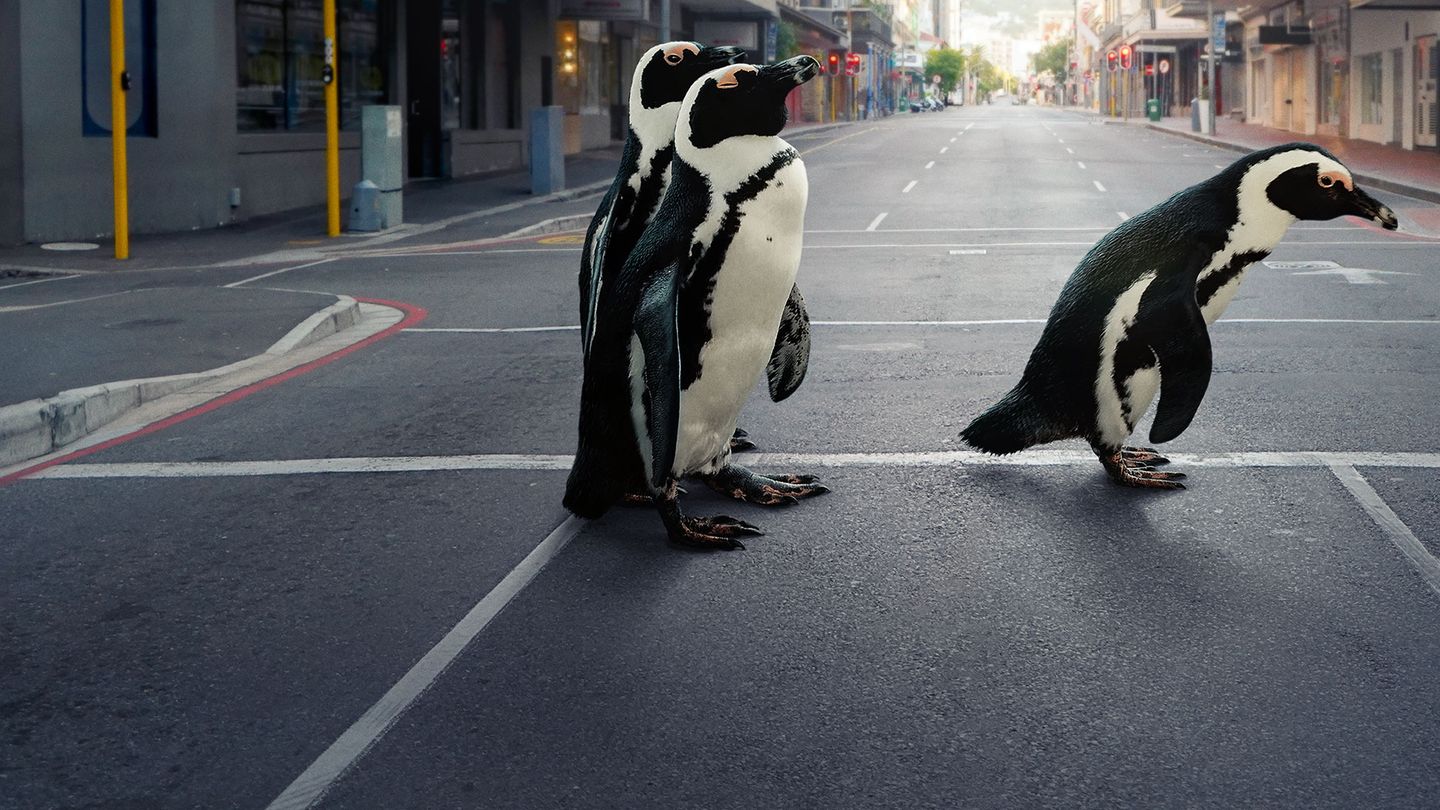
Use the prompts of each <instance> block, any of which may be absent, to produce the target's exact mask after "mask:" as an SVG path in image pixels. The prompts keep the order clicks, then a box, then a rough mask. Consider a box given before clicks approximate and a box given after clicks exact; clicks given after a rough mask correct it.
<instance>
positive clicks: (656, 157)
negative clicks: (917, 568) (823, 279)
mask: <svg viewBox="0 0 1440 810" xmlns="http://www.w3.org/2000/svg"><path fill="white" fill-rule="evenodd" d="M744 55H745V52H744V51H743V50H741V49H740V48H734V47H728V46H727V47H703V46H701V45H700V44H699V43H695V42H667V43H664V44H661V45H656V46H655V47H653V48H651V49H650V50H648V51H646V52H645V54H644V55H643V56H642V57H641V58H640V59H639V61H638V62H637V63H636V66H635V72H634V75H633V78H632V79H631V83H630V126H629V132H628V134H627V136H626V138H625V150H624V152H623V154H622V156H621V160H620V170H619V172H618V173H617V174H616V176H615V180H614V182H613V183H611V185H610V190H609V192H608V193H606V195H605V197H604V198H603V199H602V200H601V201H600V206H599V207H598V208H597V209H596V211H595V216H594V217H593V218H591V220H590V227H589V229H588V230H587V231H586V233H585V247H584V250H583V251H582V253H581V259H580V324H581V326H580V331H581V336H580V340H581V346H582V348H583V350H584V353H585V354H586V355H588V354H589V353H590V341H591V335H592V334H594V329H595V321H596V319H597V317H598V316H599V312H598V310H597V308H596V305H597V302H598V301H599V297H600V291H601V290H602V289H603V288H604V286H605V284H606V283H609V282H610V281H613V279H614V277H615V274H617V273H618V272H619V271H620V268H621V267H622V266H624V264H625V259H627V258H628V257H629V256H630V251H631V250H633V249H634V247H635V243H636V242H637V241H638V240H639V239H640V234H641V233H643V232H644V230H645V226H646V225H648V224H649V223H650V219H651V218H652V217H653V216H654V214H655V209H656V206H657V205H658V204H659V202H660V199H661V197H662V196H663V195H664V193H665V189H666V187H667V186H668V185H669V182H670V160H671V158H672V157H673V156H674V154H675V122H676V119H677V118H678V117H679V114H680V102H681V101H682V100H684V98H685V91H686V90H689V89H690V85H692V84H694V83H695V80H696V79H698V78H700V77H701V76H703V75H705V74H706V73H708V72H710V71H711V70H714V69H715V68H718V67H722V66H724V65H727V64H730V63H732V62H735V61H737V60H738V59H740V58H742V57H743V56H744ZM809 325H810V322H809V315H808V313H807V312H806V311H805V300H804V298H803V297H802V296H801V295H800V288H799V287H794V286H792V287H791V289H790V301H789V302H788V303H787V305H786V318H785V320H784V321H783V322H782V323H781V325H780V333H778V334H777V335H776V339H775V344H774V349H773V354H772V358H771V362H770V365H769V367H768V368H769V372H770V373H769V375H768V377H769V383H770V386H769V387H770V398H771V399H773V400H774V401H776V402H780V401H782V400H784V399H785V398H787V397H789V396H790V395H791V394H792V393H794V392H795V390H796V389H798V388H799V387H800V383H801V382H802V381H803V380H804V377H805V371H806V368H807V366H808V361H809V357H810V339H809ZM787 331H788V332H790V333H791V334H788V335H787V334H786V332H787ZM785 353H790V354H795V355H798V356H796V357H786V356H782V355H783V354H785ZM754 446H755V445H754V443H753V442H752V441H750V438H749V434H747V433H746V432H745V431H743V430H741V429H739V428H736V429H735V433H734V435H733V436H732V437H731V448H732V449H734V450H736V451H740V450H749V449H752V448H753V447H754Z"/></svg>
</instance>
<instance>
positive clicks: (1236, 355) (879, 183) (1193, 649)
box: [0, 106, 1440, 808]
mask: <svg viewBox="0 0 1440 810" xmlns="http://www.w3.org/2000/svg"><path fill="white" fill-rule="evenodd" d="M793 143H794V144H795V146H796V147H797V148H799V149H800V150H802V152H803V154H804V159H805V162H806V165H807V167H808V170H809V177H810V184H811V185H810V208H809V211H808V214H807V234H806V248H805V254H804V260H803V263H802V266H801V269H800V276H799V283H800V286H801V288H802V290H803V291H804V293H805V296H806V299H807V302H808V305H809V310H810V315H811V318H812V320H813V321H814V322H815V329H814V353H813V356H812V359H811V364H810V372H809V376H808V378H807V379H806V381H805V384H804V385H803V386H802V387H801V389H800V390H799V392H798V393H797V394H796V395H795V396H794V397H792V398H791V399H790V400H788V401H786V402H784V403H782V404H778V405H777V404H774V403H771V402H770V401H769V400H768V398H766V397H765V396H764V392H763V390H762V389H763V386H762V387H761V388H757V390H756V393H755V396H754V398H753V400H752V403H751V405H750V406H749V408H748V409H747V411H746V412H745V414H744V415H743V418H742V423H741V424H742V426H743V427H745V428H747V429H748V430H749V431H750V433H751V436H752V437H753V439H754V441H755V442H756V443H757V444H758V445H759V452H758V453H755V454H752V455H750V456H749V457H748V460H747V459H746V458H742V459H741V461H742V463H746V464H749V465H751V466H754V467H755V468H757V469H759V470H762V471H771V472H785V473H814V474H817V475H819V476H821V478H822V479H823V480H824V482H825V483H826V484H828V485H829V486H830V487H831V489H832V490H833V492H832V493H831V494H828V495H826V496H824V497H823V498H817V499H814V500H810V501H805V502H802V503H801V504H800V505H798V506H793V507H789V508H785V509H778V510H767V509H763V508H760V507H753V506H748V505H743V504H737V503H732V502H727V501H724V500H722V499H721V498H719V497H718V496H716V495H713V494H712V493H710V492H709V491H708V490H704V487H703V486H699V485H692V486H691V487H690V494H689V495H688V496H687V497H686V498H685V499H684V503H685V505H686V508H687V510H688V511H689V512H691V513H693V514H715V513H720V512H724V513H728V514H732V515H735V516H737V517H740V518H742V519H744V520H747V521H750V522H753V523H756V524H759V525H760V526H761V527H762V528H764V529H765V530H766V532H767V534H766V536H765V537H759V538H754V539H753V540H748V539H747V546H748V550H746V551H743V552H733V553H696V552H692V551H688V550H683V549H679V548H676V547H672V546H670V545H669V544H668V543H667V542H666V540H665V534H664V530H663V528H662V526H661V523H660V520H659V518H658V516H657V515H656V514H655V512H654V510H653V509H648V508H641V509H635V508H617V509H615V510H613V511H612V512H611V513H610V514H609V515H607V516H606V517H605V518H604V519H602V520H600V521H596V522H594V523H587V522H583V521H577V520H575V519H573V518H568V517H567V515H566V513H565V512H564V510H563V509H562V508H561V506H560V496H561V492H562V489H563V484H564V478H565V474H566V471H567V470H568V459H567V458H566V456H567V454H569V453H570V452H572V451H573V449H574V433H575V422H576V406H577V400H578V391H579V377H580V366H579V354H580V352H579V335H578V329H577V327H576V323H577V315H576V308H577V303H576V271H577V266H578V265H577V263H578V261H579V251H580V244H579V242H580V237H579V235H576V234H558V235H551V236H545V237H538V238H530V239H520V240H512V241H507V242H504V243H500V244H495V243H485V242H481V243H478V244H477V243H476V240H477V239H478V238H479V237H482V236H493V235H495V232H494V231H493V229H491V230H485V229H483V228H481V223H461V224H457V225H455V226H453V227H451V228H448V229H445V230H442V231H437V232H434V233H431V234H427V235H425V236H424V237H422V238H420V239H411V240H401V241H396V242H393V243H390V244H389V245H385V246H383V247H380V248H376V249H375V250H374V251H373V252H370V253H367V254H365V255H363V256H359V255H356V256H350V257H347V258H340V259H333V260H330V261H327V262H323V263H319V264H312V265H310V266H304V267H299V268H298V269H294V270H290V271H288V272H285V273H281V274H277V275H271V276H268V277H266V278H263V279H260V280H257V281H253V282H249V283H247V284H243V285H240V286H241V287H242V288H247V289H248V288H253V289H270V288H274V289H286V290H305V291H320V292H327V293H333V294H345V295H350V296H354V297H356V298H360V299H374V300H381V301H390V302H400V303H403V304H405V305H408V306H409V307H411V308H423V309H424V310H425V311H426V313H428V314H427V315H426V317H425V318H424V320H423V321H419V322H417V323H415V325H414V326H411V327H410V328H406V329H404V330H403V331H399V332H398V333H396V334H394V335H392V336H389V337H386V338H384V339H383V340H379V341H377V342H375V343H374V344H373V345H369V346H367V347H365V348H363V349H361V350H359V351H356V352H354V353H353V354H350V355H348V356H345V357H343V358H341V359H339V360H337V361H335V362H333V363H329V364H326V365H322V366H319V367H317V368H315V369H313V370H311V371H309V372H308V373H304V374H302V375H299V376H296V377H295V378H293V379H289V380H287V381H285V382H283V383H281V384H278V385H274V386H272V387H269V388H266V389H264V390H260V391H258V392H256V393H254V394H253V395H251V396H248V397H246V398H244V399H241V400H238V401H236V402H233V403H231V404H228V405H226V406H224V407H221V408H217V409H216V410H213V411H211V412H209V413H206V414H203V415H201V416H197V417H196V418H193V419H190V420H188V421H185V422H183V423H180V424H176V425H173V426H171V427H168V428H166V429H164V430H160V431H158V432H154V433H151V434H149V435H146V436H142V437H139V438H135V439H134V440H133V441H128V442H124V443H121V444H119V445H118V446H115V447H113V448H111V449H108V450H105V451H103V452H99V453H96V454H93V455H90V456H87V457H85V458H83V459H79V460H77V461H75V462H73V463H70V464H64V465H61V466H56V467H52V468H50V469H48V470H46V471H44V472H42V473H39V474H37V475H35V476H32V477H29V478H25V479H23V480H20V481H18V482H15V483H13V484H11V485H9V486H4V487H0V515H3V524H0V527H3V529H0V531H3V535H4V538H5V540H4V543H3V544H0V555H3V557H0V559H3V563H0V639H3V645H0V732H3V737H0V807H5V808H41V807H45V808H80V807H116V808H119V807H133V808H170V807H174V808H190V807H205V808H218V807H240V808H263V807H267V806H272V807H303V806H306V803H307V802H308V801H310V800H311V799H313V798H315V797H316V796H321V798H320V799H319V801H318V803H317V804H316V805H315V806H318V807H322V808H350V807H358V808H371V807H374V808H407V807H409V808H467V807H529V808H549V807H626V808H634V807H654V808H677V807H717V808H756V807H815V808H838V807H857V808H859V807H867V808H868V807H897V808H915V807H937V808H950V807H995V808H1011V807H1081V806H1085V807H1089V806H1116V807H1169V806H1176V807H1179V806H1186V807H1237V806H1277V807H1304V808H1319V807H1337V808H1338V807H1360V806H1368V807H1416V808H1419V807H1434V806H1436V802H1437V796H1440V769H1437V768H1436V767H1435V762H1436V756H1437V753H1440V690H1437V689H1436V688H1435V685H1436V683H1437V681H1440V563H1436V561H1435V557H1434V556H1431V555H1435V554H1440V476H1437V475H1436V468H1437V467H1440V428H1437V424H1440V401H1437V397H1436V393H1437V391H1440V351H1437V349H1440V267H1437V259H1440V241H1434V240H1432V239H1430V238H1427V235H1423V234H1416V233H1414V232H1413V231H1412V232H1408V233H1407V232H1406V230H1405V228H1406V224H1407V212H1409V211H1417V210H1421V209H1431V208H1433V206H1431V205H1430V204H1429V203H1423V202H1420V201H1417V200H1411V199H1408V198H1405V197H1400V196H1397V195H1394V194H1387V193H1384V192H1376V193H1375V196H1376V197H1377V198H1379V199H1380V200H1381V201H1382V202H1384V203H1386V204H1388V205H1390V206H1391V207H1392V208H1393V209H1395V210H1396V212H1397V213H1398V214H1399V216H1400V219H1401V226H1402V229H1401V232H1400V233H1398V234H1386V233H1382V232H1379V231H1378V230H1376V229H1374V228H1370V227H1366V226H1364V225H1362V224H1360V223H1359V222H1357V221H1354V220H1340V221H1334V222H1326V223H1301V224H1298V225H1297V226H1295V227H1294V228H1293V229H1292V230H1291V232H1290V236H1289V237H1288V238H1287V240H1286V242H1285V243H1284V244H1283V245H1282V246H1281V248H1280V249H1279V250H1278V251H1276V253H1275V254H1274V255H1273V256H1272V257H1271V259H1270V260H1271V261H1273V262H1276V263H1280V262H1304V263H1316V262H1319V263H1325V262H1328V263H1330V264H1305V265H1300V266H1298V269H1297V267H1290V266H1286V265H1283V264H1279V265H1278V266H1277V267H1276V268H1270V267H1265V266H1257V267H1255V268H1254V269H1252V270H1251V271H1250V273H1249V275H1248V277H1247V278H1246V279H1245V281H1244V283H1243V285H1242V287H1241V289H1240V292H1239V295H1238V296H1237V298H1236V300H1235V302H1234V304H1233V305H1232V306H1231V308H1230V309H1229V311H1228V312H1227V314H1226V318H1225V319H1224V320H1222V321H1220V322H1219V323H1217V324H1216V325H1215V326H1214V327H1213V328H1212V330H1211V336H1212V341H1213V344H1214V354H1215V373H1214V376H1213V380H1212V382H1211V386H1210V391H1209V394H1208V396H1207V397H1206V399H1205V402H1204V404H1203V405H1202V406H1201V408H1200V411H1199V413H1198V415H1197V416H1196V419H1195V422H1194V424H1193V425H1192V426H1191V427H1190V429H1189V430H1188V431H1187V432H1186V433H1185V434H1184V435H1182V436H1181V437H1180V438H1179V439H1178V440H1176V441H1174V442H1173V443H1171V444H1169V445H1166V447H1165V451H1166V453H1167V455H1170V456H1171V458H1172V459H1174V460H1175V465H1174V469H1178V470H1180V471H1183V472H1186V473H1188V474H1189V478H1188V480H1187V481H1186V483H1187V485H1188V486H1189V489H1187V490H1185V491H1182V492H1173V493H1163V492H1151V491H1139V490H1127V489H1122V488H1119V487H1116V486H1114V485H1112V484H1111V483H1109V481H1108V479H1107V478H1106V476H1105V474H1104V471H1103V470H1102V468H1101V466H1100V465H1099V464H1098V463H1097V462H1096V461H1095V460H1094V457H1093V455H1091V454H1090V452H1089V450H1088V448H1087V447H1086V446H1084V445H1083V444H1082V443H1078V442H1071V443H1061V444H1056V445H1050V446H1045V447H1042V448H1037V449H1034V450H1031V451H1027V452H1026V453H1023V454H1021V455H1019V456H1015V457H1013V458H1012V459H1008V460H1005V461H1003V462H989V461H985V460H981V459H977V458H975V457H974V456H973V455H972V454H969V453H965V452H963V451H964V450H965V449H966V448H964V446H963V445H962V444H961V443H960V441H959V439H958V438H957V434H958V432H959V431H960V429H961V428H962V427H964V426H965V425H966V424H967V423H968V421H969V420H970V419H971V418H972V417H973V416H974V415H976V414H977V413H979V412H980V411H981V410H982V409H983V408H984V407H986V406H987V405H989V404H990V403H992V402H993V401H995V399H996V398H998V397H999V396H1000V395H1001V394H1002V393H1004V392H1005V391H1006V390H1007V389H1008V388H1009V387H1010V386H1011V385H1012V384H1013V383H1014V381H1015V380H1016V379H1017V378H1018V376H1019V373H1020V371H1021V369H1022V368H1023V365H1024V362H1025V360H1026V358H1027V357H1028V354H1029V351H1030V348H1031V347H1032V346H1033V344H1034V341H1035V339H1036V338H1037V336H1038V335H1039V332H1040V328H1041V324H1042V323H1043V321H1044V319H1045V317H1046V315H1047V313H1048V311H1049V308H1050V305H1051V304H1052V303H1053V301H1054V298H1055V295H1056V294H1057V293H1058V291H1059V289H1060V286H1061V284H1062V283H1063V282H1064V280H1065V279H1066V277H1067V276H1068V275H1069V273H1070V271H1071V270H1072V269H1073V267H1074V266H1075V264H1076V263H1077V262H1078V260H1079V259H1080V257H1081V256H1082V255H1083V254H1084V253H1085V251H1086V250H1087V249H1088V247H1089V246H1090V245H1091V244H1093V243H1094V241H1095V240H1096V239H1098V238H1099V237H1100V236H1101V235H1102V234H1103V233H1104V232H1105V231H1106V230H1107V229H1109V228H1111V227H1113V226H1114V225H1115V224H1117V223H1118V222H1120V221H1121V220H1122V219H1123V218H1124V217H1126V216H1128V215H1130V214H1134V213H1137V212H1139V211H1141V210H1143V209H1145V208H1146V207H1148V206H1150V205H1152V204H1154V203H1156V202H1158V201H1160V200H1162V199H1164V198H1165V197H1167V196H1169V195H1170V194H1171V193H1173V192H1175V191H1177V190H1179V189H1180V188H1182V187H1184V186H1186V185H1189V184H1191V183H1194V182H1197V181H1199V180H1201V179H1203V178H1205V177H1207V176H1209V175H1210V174H1212V173H1214V172H1215V171H1216V170H1217V167H1219V166H1223V165H1226V164H1228V163H1230V162H1231V161H1232V160H1234V159H1235V158H1236V157H1238V155H1236V154H1235V153H1231V152H1225V151H1221V150H1218V149H1214V148H1210V147H1207V146H1204V145H1202V144H1199V143H1194V142H1191V141H1188V140H1184V139H1181V138H1177V137H1173V136H1169V135H1165V134H1160V133H1156V132H1153V131H1148V130H1143V129H1140V128H1134V127H1124V126H1107V125H1101V124H1099V123H1098V122H1096V121H1094V120H1093V119H1090V118H1086V117H1082V116H1080V115H1076V114H1071V113H1067V112H1063V111H1058V110H1049V109H1039V108H1034V107H1011V106H985V107H978V108H972V107H967V108H952V109H950V110H948V111H945V112H941V113H926V114H922V115H907V116H900V117H896V118H892V119H887V120H883V121H879V122H873V123H862V124H856V125H852V126H848V127H843V128H838V129H831V130H828V131H825V132H817V133H811V134H806V135H804V136H802V137H797V138H795V139H794V141H793ZM1342 160H1343V156H1342ZM597 199H598V198H596V197H591V198H589V199H587V200H580V201H576V202H574V203H571V204H569V208H568V209H567V210H568V211H569V212H571V213H579V212H582V211H586V210H587V209H588V210H593V207H594V205H595V204H596V201H597ZM521 213H523V212H521ZM521 219H523V217H521ZM520 224H525V223H523V222H521V223H520ZM420 247H426V249H425V250H417V248H420ZM297 264H299V263H298V262H297ZM1336 268H1341V269H1347V270H1354V269H1358V270H1371V271H1375V272H1373V273H1370V274H1365V273H1355V272H1350V273H1342V272H1334V270H1335V269H1336ZM279 269H281V266H261V267H232V268H217V269H212V270H206V271H204V273H203V274H198V275H197V274H196V273H195V272H190V271H187V272H185V273H183V274H182V273H179V272H178V271H177V272H176V273H175V274H174V275H173V277H172V276H169V275H166V271H156V272H152V273H149V274H147V275H146V276H145V278H144V279H143V284H144V285H147V286H151V287H154V286H163V285H165V284H170V283H174V284H199V283H206V284H211V285H214V286H220V285H225V284H233V283H235V282H239V281H245V280H246V279H247V278H251V277H254V276H257V275H260V274H262V273H269V272H271V271H273V270H279ZM1327 269H1328V270H1331V271H1332V272H1328V273H1327V272H1320V273H1316V272H1315V271H1316V270H1327ZM124 283H130V282H125V281H124V280H122V279H120V278H118V277H105V278H88V277H87V278H82V279H76V280H70V281H57V282H54V283H47V284H37V285H32V286H28V287H25V288H22V289H17V290H15V291H13V295H14V296H15V297H18V296H19V295H20V294H22V293H23V295H24V296H25V300H26V301H37V300H43V299H45V298H46V297H47V296H49V297H53V298H54V299H55V300H62V299H66V298H71V297H77V296H79V295H83V294H84V290H85V289H88V288H87V287H84V285H110V288H114V287H115V286H116V285H122V284H124ZM133 283H134V284H136V285H137V286H139V285H140V284H141V283H142V281H141V280H136V281H134V282H133ZM67 285H69V286H67ZM77 291H80V292H78V293H77ZM7 294H8V291H0V296H5V295H7ZM9 300H14V298H13V297H12V298H6V299H4V300H3V301H0V303H4V302H5V301H9ZM412 311H413V310H412ZM1148 424H1149V423H1148V420H1147V421H1146V422H1145V423H1144V424H1142V426H1141V427H1140V429H1139V430H1137V435H1138V436H1140V437H1143V436H1144V435H1145V433H1146V432H1148ZM702 490H704V491H702ZM302 774H303V776H302ZM322 794H323V795H322Z"/></svg>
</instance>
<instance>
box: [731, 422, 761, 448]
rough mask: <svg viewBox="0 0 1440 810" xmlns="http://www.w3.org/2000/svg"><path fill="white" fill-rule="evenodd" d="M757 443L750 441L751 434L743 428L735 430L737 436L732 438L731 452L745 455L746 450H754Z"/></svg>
mask: <svg viewBox="0 0 1440 810" xmlns="http://www.w3.org/2000/svg"><path fill="white" fill-rule="evenodd" d="M754 449H755V443H754V442H752V441H750V434H749V433H746V432H745V431H744V429H742V428H738V427H737V428H735V434H734V435H733V436H731V437H730V452H732V453H743V452H745V451H746V450H754Z"/></svg>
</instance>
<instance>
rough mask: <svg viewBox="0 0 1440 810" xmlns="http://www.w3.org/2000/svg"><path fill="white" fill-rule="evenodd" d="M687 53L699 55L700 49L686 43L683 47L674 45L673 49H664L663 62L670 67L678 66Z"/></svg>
mask: <svg viewBox="0 0 1440 810" xmlns="http://www.w3.org/2000/svg"><path fill="white" fill-rule="evenodd" d="M687 53H689V54H698V53H700V49H699V48H697V47H695V46H694V45H690V44H688V43H687V44H685V45H676V46H675V47H673V48H666V49H665V61H666V62H668V63H670V64H672V65H678V64H680V62H681V61H683V60H684V59H685V54H687Z"/></svg>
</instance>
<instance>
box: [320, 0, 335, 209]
mask: <svg viewBox="0 0 1440 810" xmlns="http://www.w3.org/2000/svg"><path fill="white" fill-rule="evenodd" d="M324 16H325V67H324V74H323V75H322V77H321V78H322V79H323V81H324V82H325V205H326V208H327V209H328V214H329V216H328V217H327V218H326V233H328V234H329V235H330V236H339V235H340V98H339V94H338V93H337V88H336V84H335V79H336V75H335V64H336V61H337V60H336V59H335V0H325V10H324Z"/></svg>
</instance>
